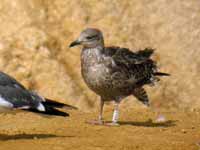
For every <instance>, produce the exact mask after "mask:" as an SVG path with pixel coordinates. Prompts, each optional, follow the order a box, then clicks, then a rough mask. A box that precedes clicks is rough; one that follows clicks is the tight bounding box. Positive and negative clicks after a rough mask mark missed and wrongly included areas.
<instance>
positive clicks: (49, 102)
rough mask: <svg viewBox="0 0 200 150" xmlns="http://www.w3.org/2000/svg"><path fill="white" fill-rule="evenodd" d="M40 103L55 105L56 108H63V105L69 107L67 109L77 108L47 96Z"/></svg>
mask: <svg viewBox="0 0 200 150" xmlns="http://www.w3.org/2000/svg"><path fill="white" fill-rule="evenodd" d="M42 103H43V104H44V105H47V106H52V107H56V108H63V107H65V108H69V109H77V108H76V107H75V106H72V105H68V104H64V103H60V102H56V101H54V100H51V99H48V98H45V101H44V102H42Z"/></svg>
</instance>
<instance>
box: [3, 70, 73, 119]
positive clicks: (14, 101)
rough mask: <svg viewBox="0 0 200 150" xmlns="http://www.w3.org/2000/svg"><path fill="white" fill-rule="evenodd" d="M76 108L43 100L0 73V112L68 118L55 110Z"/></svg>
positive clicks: (64, 113) (65, 114)
mask: <svg viewBox="0 0 200 150" xmlns="http://www.w3.org/2000/svg"><path fill="white" fill-rule="evenodd" d="M62 107H67V108H71V109H75V108H76V107H74V106H71V105H68V104H64V103H60V102H56V101H54V100H50V99H47V98H44V97H42V96H40V95H39V94H37V93H36V92H33V91H30V90H28V89H26V88H25V87H24V86H23V85H22V84H21V83H19V82H18V81H17V80H16V79H14V78H13V77H11V76H9V75H8V74H6V73H3V72H0V112H3V113H5V112H9V111H12V110H24V111H30V112H34V113H40V114H45V115H53V116H69V114H68V113H66V112H63V111H60V110H58V109H57V108H62Z"/></svg>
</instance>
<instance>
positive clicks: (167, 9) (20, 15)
mask: <svg viewBox="0 0 200 150" xmlns="http://www.w3.org/2000/svg"><path fill="white" fill-rule="evenodd" d="M199 12H200V1H198V0H193V1H189V0H174V1H169V0H159V1H156V0H140V1H137V0H123V1H122V0H113V1H109V0H101V1H98V0H84V1H83V0H12V1H10V0H1V2H0V69H1V70H2V71H4V72H6V73H9V74H10V75H12V76H14V77H16V78H17V79H18V80H20V81H21V82H22V83H23V84H24V85H25V86H27V87H28V88H30V89H33V90H37V91H38V92H39V93H41V94H42V95H43V96H47V97H49V98H53V99H56V100H58V101H63V102H67V103H71V104H74V105H77V106H78V107H80V108H82V109H83V110H86V108H94V107H93V106H95V105H96V104H97V101H96V100H95V99H97V96H96V95H95V94H94V93H92V92H91V91H90V90H89V89H88V88H87V87H86V85H85V84H84V82H83V80H82V78H81V75H80V59H79V57H80V48H74V49H69V48H68V45H69V43H70V42H71V41H72V40H74V39H75V38H76V37H77V36H78V34H79V33H80V32H81V30H83V29H84V28H85V27H96V28H100V29H101V30H102V31H103V32H104V36H105V39H106V44H107V45H118V46H123V47H129V48H131V49H133V50H137V49H141V48H145V47H153V48H155V49H156V54H155V59H156V60H158V64H159V66H160V68H161V70H162V71H165V72H169V73H171V74H172V76H171V77H170V78H165V79H163V80H162V82H160V84H159V85H157V86H156V87H154V88H147V90H148V92H149V95H150V98H151V99H152V103H153V104H154V105H155V106H163V107H164V106H168V107H174V106H175V107H180V108H185V107H189V108H195V107H197V108H200V101H199V97H200V92H199V88H200V69H199V66H200V59H199V56H200V50H199V47H200V40H199V38H200V28H199V26H200V13H199ZM129 99H130V100H129V101H128V102H124V105H128V104H130V103H135V102H134V101H133V99H134V98H132V97H130V98H129ZM136 106H139V107H141V105H140V104H136Z"/></svg>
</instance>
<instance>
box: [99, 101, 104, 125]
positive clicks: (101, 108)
mask: <svg viewBox="0 0 200 150" xmlns="http://www.w3.org/2000/svg"><path fill="white" fill-rule="evenodd" d="M103 106H104V100H102V99H101V100H100V109H99V122H101V123H102V124H103Z"/></svg>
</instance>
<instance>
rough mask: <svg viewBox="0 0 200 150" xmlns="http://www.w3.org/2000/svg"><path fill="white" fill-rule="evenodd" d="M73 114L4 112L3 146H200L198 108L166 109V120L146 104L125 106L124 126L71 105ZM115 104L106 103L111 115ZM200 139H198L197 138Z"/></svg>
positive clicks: (177, 149) (55, 149) (43, 149)
mask: <svg viewBox="0 0 200 150" xmlns="http://www.w3.org/2000/svg"><path fill="white" fill-rule="evenodd" d="M70 114H71V116H70V117H68V118H62V117H53V118H52V117H51V118H49V117H42V116H38V115H36V114H33V113H24V112H20V113H17V114H15V115H13V114H6V115H3V114H2V115H1V116H0V122H1V125H0V145H1V146H0V149H1V150H27V149H28V150H38V149H39V150H50V149H51V150H64V149H67V150H72V149H73V150H118V149H120V150H133V149H138V150H199V149H200V119H199V112H197V111H195V112H181V111H168V112H166V111H162V114H163V115H165V117H166V118H167V121H166V122H163V123H156V122H155V121H154V120H155V118H156V114H155V113H153V112H150V111H149V110H146V109H137V110H134V109H129V110H122V111H121V116H120V121H121V122H120V123H121V125H120V126H119V127H107V126H93V125H90V124H87V123H85V121H86V120H90V119H94V118H95V116H96V115H97V113H93V112H92V113H84V112H81V111H70ZM111 115H112V109H111V108H106V110H105V119H106V120H109V119H110V118H111ZM198 143H199V144H198Z"/></svg>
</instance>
